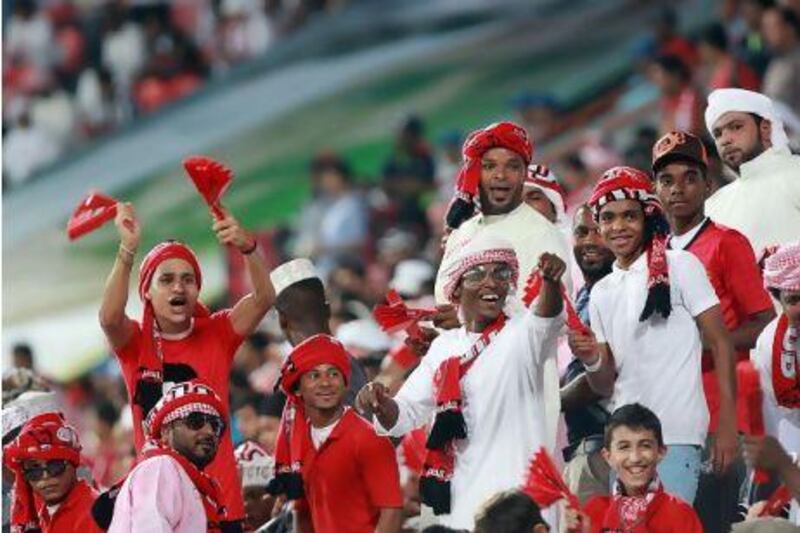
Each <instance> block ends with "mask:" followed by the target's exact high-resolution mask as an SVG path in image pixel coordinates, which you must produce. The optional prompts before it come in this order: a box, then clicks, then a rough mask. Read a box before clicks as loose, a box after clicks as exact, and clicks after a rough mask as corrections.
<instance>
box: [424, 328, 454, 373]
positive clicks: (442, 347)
mask: <svg viewBox="0 0 800 533" xmlns="http://www.w3.org/2000/svg"><path fill="white" fill-rule="evenodd" d="M462 329H463V326H462V327H461V328H458V329H447V330H444V331H441V332H440V333H439V336H438V337H436V338H435V339H433V342H431V345H430V347H429V348H428V353H426V354H425V357H423V358H422V361H423V362H424V363H428V364H431V365H433V366H438V364H439V363H440V362H441V361H443V360H444V359H446V358H448V357H450V356H451V355H454V354H453V350H454V345H455V344H457V343H458V341H459V338H460V337H461V335H462Z"/></svg>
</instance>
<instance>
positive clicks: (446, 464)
mask: <svg viewBox="0 0 800 533" xmlns="http://www.w3.org/2000/svg"><path fill="white" fill-rule="evenodd" d="M505 324H506V316H505V315H504V314H501V315H500V316H498V317H497V319H496V320H495V321H494V322H493V323H492V324H490V325H489V326H488V327H487V328H486V329H484V330H483V331H482V332H481V335H480V337H478V339H477V340H476V341H475V342H474V343H473V344H472V346H470V348H469V349H468V350H467V351H466V352H464V353H463V354H461V355H455V356H452V357H448V358H447V359H445V360H444V361H442V362H441V364H439V368H438V370H437V371H436V374H435V376H434V380H433V384H434V390H435V393H436V410H437V414H436V418H435V420H434V423H433V427H432V428H431V431H430V434H429V435H428V441H427V443H426V448H427V453H426V455H425V460H424V464H423V469H422V477H420V485H419V490H420V496H421V498H422V501H423V502H424V503H425V504H426V505H428V506H430V507H432V508H433V512H434V514H436V515H440V514H447V513H449V512H450V502H451V495H450V479H451V478H452V477H453V467H454V464H455V457H454V456H455V440H456V439H465V438H467V426H466V422H465V420H464V414H463V412H462V409H463V405H464V397H463V394H464V393H463V390H462V388H461V387H462V385H461V382H462V380H463V379H464V377H465V376H466V375H467V373H468V372H469V370H470V369H471V368H472V366H473V364H474V363H475V361H476V360H477V359H478V356H479V355H480V354H481V353H483V351H484V350H485V349H486V348H487V347H488V346H489V344H490V343H491V342H492V340H493V339H494V338H495V337H496V336H497V334H498V333H500V331H501V330H502V329H503V327H504V326H505Z"/></svg>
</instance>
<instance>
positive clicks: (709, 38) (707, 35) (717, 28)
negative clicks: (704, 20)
mask: <svg viewBox="0 0 800 533" xmlns="http://www.w3.org/2000/svg"><path fill="white" fill-rule="evenodd" d="M700 42H701V43H705V44H707V45H709V46H710V47H712V48H714V49H716V50H720V51H722V52H724V51H726V50H727V49H728V32H727V31H725V26H723V25H722V24H720V23H719V22H712V23H711V24H709V25H708V26H706V27H705V28H703V31H702V32H701V33H700Z"/></svg>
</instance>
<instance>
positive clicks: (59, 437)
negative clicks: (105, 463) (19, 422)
mask: <svg viewBox="0 0 800 533" xmlns="http://www.w3.org/2000/svg"><path fill="white" fill-rule="evenodd" d="M80 451H81V445H80V442H79V441H78V432H77V431H75V429H74V428H73V427H72V426H69V425H67V423H66V421H65V420H64V418H63V417H62V416H61V415H60V414H58V413H45V414H41V415H37V416H35V417H33V418H31V419H30V420H29V421H28V422H27V423H26V424H25V425H24V426H23V427H22V431H21V432H20V434H19V436H17V438H16V439H14V440H13V441H11V442H10V443H9V444H7V445H6V446H4V447H3V454H4V457H3V461H4V463H5V465H6V466H7V467H8V468H10V469H11V470H12V471H13V472H14V474H15V479H14V493H13V504H12V507H11V528H12V531H33V530H37V531H41V533H68V532H72V531H80V532H81V533H94V532H99V531H100V528H99V527H97V525H96V524H95V522H94V520H93V519H92V514H91V508H92V504H93V503H94V501H95V499H96V498H97V492H96V491H95V490H94V489H93V488H92V487H91V486H89V484H88V483H87V482H86V481H83V480H78V478H77V476H76V474H75V469H76V468H77V467H78V465H79V464H80Z"/></svg>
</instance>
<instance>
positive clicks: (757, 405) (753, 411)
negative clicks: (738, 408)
mask: <svg viewBox="0 0 800 533" xmlns="http://www.w3.org/2000/svg"><path fill="white" fill-rule="evenodd" d="M745 363H746V364H745ZM736 374H737V375H736V377H737V381H738V382H739V383H738V388H739V391H738V393H739V396H744V397H745V398H746V402H747V412H748V414H749V415H750V428H749V429H750V433H751V434H752V435H753V436H755V437H763V436H764V435H766V430H765V429H764V413H763V411H762V401H763V394H762V393H761V378H760V377H759V375H758V370H756V368H755V367H754V366H753V364H752V363H751V362H750V361H746V362H740V363H738V364H737V365H736ZM769 478H770V475H769V472H768V471H767V470H764V469H761V468H756V469H755V471H754V472H753V481H754V482H755V483H759V484H764V483H767V482H768V481H769Z"/></svg>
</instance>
